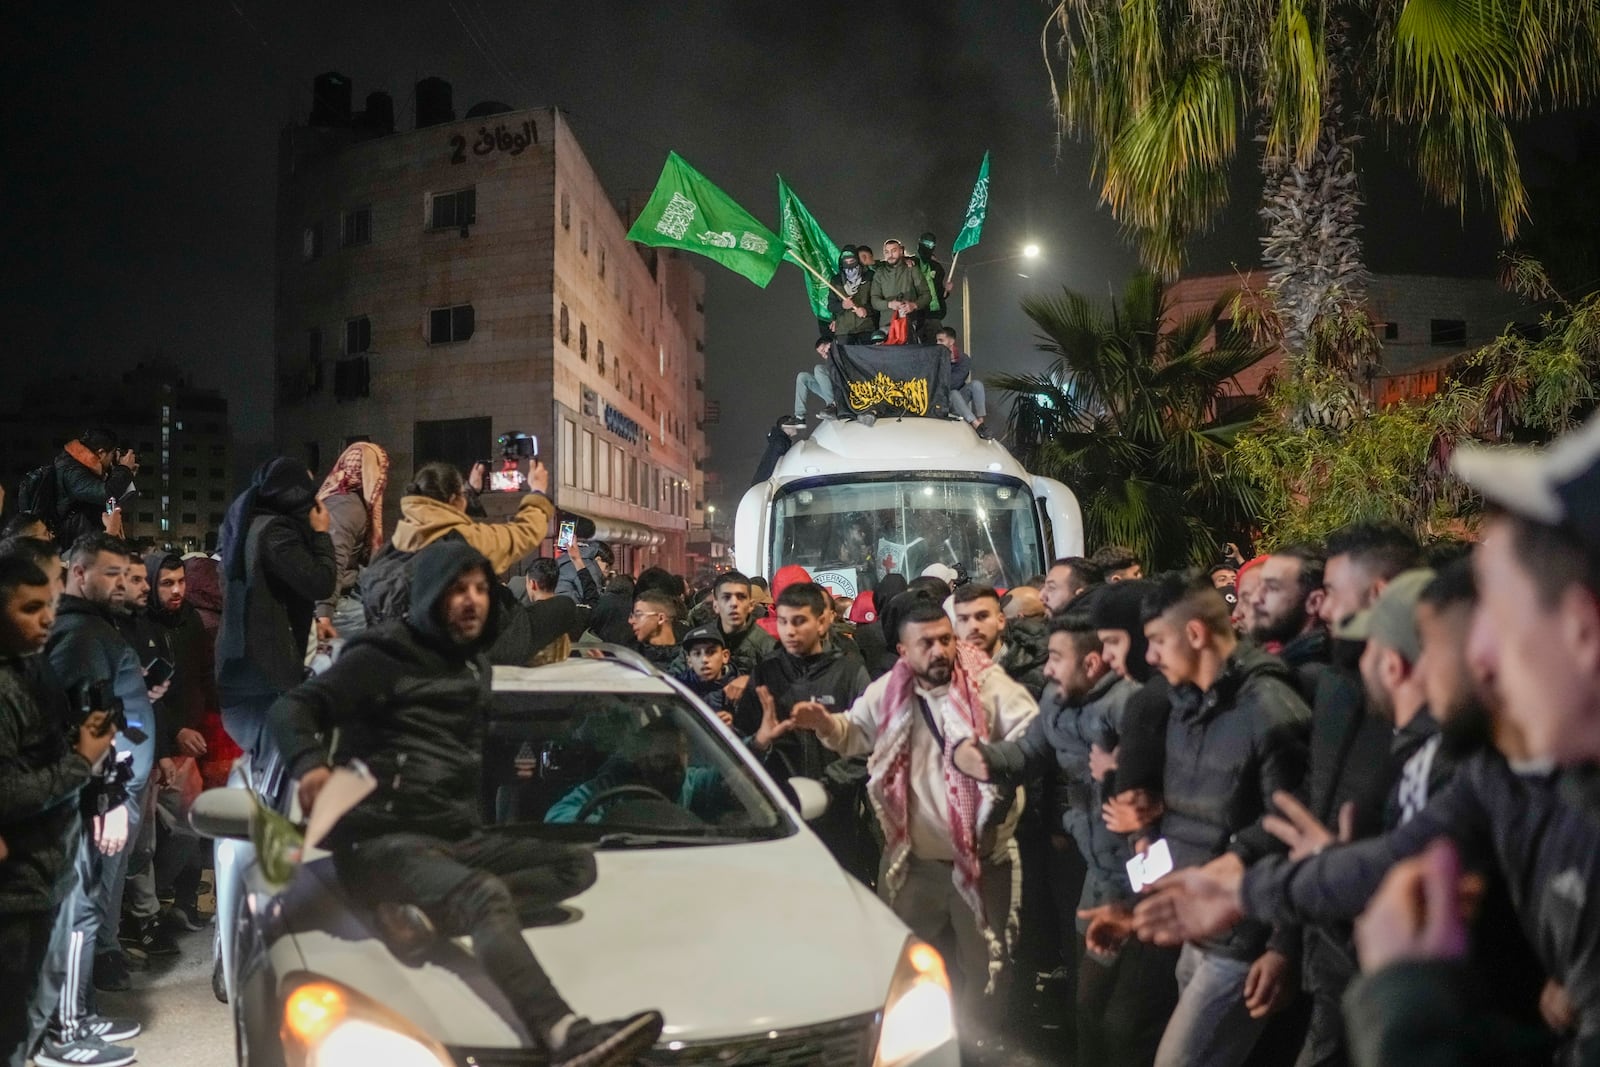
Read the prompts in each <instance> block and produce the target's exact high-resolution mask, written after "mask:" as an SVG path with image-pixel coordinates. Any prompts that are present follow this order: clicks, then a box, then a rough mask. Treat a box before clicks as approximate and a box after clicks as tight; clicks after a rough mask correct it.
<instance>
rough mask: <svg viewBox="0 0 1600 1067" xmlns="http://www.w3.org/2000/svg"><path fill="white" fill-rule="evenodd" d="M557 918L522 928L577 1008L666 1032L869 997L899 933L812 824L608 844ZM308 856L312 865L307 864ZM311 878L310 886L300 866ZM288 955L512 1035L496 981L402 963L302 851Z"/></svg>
mask: <svg viewBox="0 0 1600 1067" xmlns="http://www.w3.org/2000/svg"><path fill="white" fill-rule="evenodd" d="M596 860H597V864H598V867H599V878H598V880H597V881H596V883H595V884H594V886H592V887H591V888H590V889H589V890H587V891H586V892H584V893H582V894H580V895H579V896H576V897H573V898H571V899H570V900H568V901H566V902H565V905H564V911H565V916H564V917H563V918H562V919H560V920H558V921H556V922H555V923H554V924H552V925H547V926H536V927H532V928H530V929H528V930H526V931H525V932H524V936H525V937H526V938H527V940H528V942H529V944H530V945H531V946H532V947H533V950H534V953H535V955H536V956H538V958H539V961H540V963H542V964H543V965H544V968H545V970H546V971H547V972H548V973H549V975H550V977H551V979H552V980H553V981H554V982H555V985H556V988H557V989H559V990H560V991H561V994H562V996H563V997H565V998H566V1000H567V1002H568V1003H569V1004H571V1005H572V1007H573V1009H574V1010H575V1011H577V1012H578V1013H579V1014H581V1015H586V1016H589V1017H590V1018H595V1019H607V1018H615V1017H618V1016H623V1015H628V1014H631V1013H633V1012H636V1011H640V1010H643V1009H646V1008H655V1009H657V1010H659V1011H661V1012H662V1014H663V1015H664V1016H665V1017H666V1032H665V1035H664V1038H663V1039H664V1040H668V1041H686V1042H696V1041H703V1040H712V1039H719V1038H727V1037H734V1036H740V1035H747V1034H751V1033H757V1032H766V1031H769V1030H784V1029H789V1028H792V1027H800V1026H809V1025H813V1024H816V1023H821V1022H828V1021H832V1020H837V1019H844V1018H850V1017H854V1016H860V1015H864V1014H868V1013H871V1012H874V1011H878V1010H881V1008H882V1007H883V1001H884V997H885V995H886V994H887V993H888V989H889V981H890V979H891V977H892V975H893V973H894V968H895V965H896V963H897V962H898V959H899V954H900V951H901V949H902V947H903V946H904V943H905V939H906V937H907V936H908V931H907V929H906V927H905V926H904V924H902V923H901V922H900V920H899V919H897V918H895V916H894V915H893V914H892V913H891V912H890V911H889V910H888V908H886V907H884V906H883V905H882V904H881V903H879V901H878V900H877V898H876V897H874V896H873V895H872V893H871V891H870V890H868V889H866V888H865V887H864V886H862V885H860V884H859V883H858V882H856V881H855V880H853V879H851V878H850V877H849V876H848V875H846V874H845V873H844V872H843V871H842V870H841V869H840V868H839V866H838V864H837V863H836V862H835V861H834V860H833V857H832V856H831V855H829V853H828V851H827V850H826V849H825V848H824V847H823V846H822V844H821V842H820V841H818V840H817V839H816V838H815V837H814V836H812V835H811V834H810V833H809V832H807V833H799V834H795V835H793V836H790V837H788V838H784V839H782V840H778V841H764V842H755V843H750V844H740V845H719V846H711V847H695V848H654V849H631V850H608V851H603V852H600V853H598V854H597V856H596ZM313 869H314V870H313ZM308 873H309V874H311V876H312V877H313V878H314V879H315V881H316V885H315V886H312V885H310V884H309V882H308V879H307V878H306V877H305V876H306V875H307V874H308ZM282 903H283V905H284V917H285V919H286V920H287V922H286V925H287V926H288V927H289V928H290V929H292V930H293V934H292V937H293V941H294V947H295V949H296V950H297V951H296V952H295V953H292V954H289V953H284V952H282V951H281V950H282V949H284V948H287V946H279V948H280V951H278V952H275V953H274V956H275V957H276V961H277V967H278V971H279V973H280V974H282V973H284V971H285V970H287V969H290V967H292V966H294V965H295V961H294V958H295V957H297V959H298V965H299V967H300V968H301V969H303V970H305V971H309V972H311V973H314V974H317V975H321V976H324V977H327V978H332V979H334V980H335V981H338V982H342V983H344V984H346V985H348V986H350V987H352V988H355V989H357V990H358V991H360V992H363V993H366V994H367V995H368V996H370V997H372V998H374V999H376V1000H378V1001H379V1002H380V1003H383V1004H384V1005H386V1006H387V1007H388V1008H390V1009H391V1010H393V1011H394V1012H396V1013H397V1014H398V1015H400V1016H402V1017H404V1018H406V1019H408V1020H410V1021H411V1022H412V1023H413V1024H414V1025H416V1026H419V1027H420V1028H422V1029H423V1030H425V1031H427V1032H428V1033H430V1034H432V1035H433V1036H434V1037H435V1038H437V1039H438V1040H440V1041H442V1042H444V1043H445V1044H447V1045H453V1046H478V1047H497V1046H507V1045H518V1044H521V1043H523V1037H522V1034H521V1030H520V1027H518V1026H517V1025H516V1023H515V1021H514V1016H513V1015H512V1013H511V1011H510V1008H509V1006H508V1005H507V1004H506V1002H505V999H504V997H502V996H501V995H500V993H499V991H498V990H496V989H495V988H494V987H493V985H492V984H491V983H489V982H488V981H487V979H486V978H485V976H484V975H483V973H482V971H481V970H480V969H479V968H478V967H477V964H476V961H474V960H473V959H471V957H469V956H468V955H467V954H466V953H464V952H459V951H455V950H454V949H453V948H452V951H450V952H448V953H443V954H436V959H435V960H430V961H429V962H428V963H426V964H424V965H423V966H421V967H418V968H410V967H406V966H405V965H403V964H401V963H400V962H399V961H398V960H396V959H395V958H394V957H393V956H392V955H391V954H390V953H389V951H388V949H387V948H386V947H385V946H384V945H383V944H382V942H381V941H379V940H378V939H377V938H375V937H374V936H373V935H372V934H371V932H370V930H368V929H367V928H366V926H365V923H364V921H363V920H362V919H360V918H359V916H360V910H359V909H355V908H352V906H351V905H350V904H349V902H348V901H347V900H345V899H344V896H343V893H342V892H341V891H340V890H339V889H338V888H337V881H336V879H335V878H334V875H333V871H332V867H331V864H328V863H315V864H308V865H307V868H306V870H305V871H303V872H302V877H300V878H297V879H296V884H295V885H294V886H291V888H290V890H289V891H287V892H286V893H285V894H284V897H283V900H282Z"/></svg>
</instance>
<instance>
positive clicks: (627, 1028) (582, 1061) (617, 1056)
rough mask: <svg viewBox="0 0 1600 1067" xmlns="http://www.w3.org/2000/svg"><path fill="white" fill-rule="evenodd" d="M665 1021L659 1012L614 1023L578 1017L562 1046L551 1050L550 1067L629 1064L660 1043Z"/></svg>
mask: <svg viewBox="0 0 1600 1067" xmlns="http://www.w3.org/2000/svg"><path fill="white" fill-rule="evenodd" d="M663 1021H664V1020H663V1019H662V1018H661V1013H660V1012H659V1011H642V1012H640V1013H639V1014H638V1015H634V1016H630V1017H629V1018H626V1019H619V1020H618V1021H616V1022H610V1023H592V1022H590V1021H589V1020H588V1019H577V1020H575V1021H574V1022H573V1023H572V1025H571V1026H570V1027H568V1028H567V1034H566V1040H565V1041H563V1042H562V1043H561V1047H559V1048H554V1049H551V1050H550V1067H625V1065H627V1064H631V1063H633V1062H634V1061H635V1060H636V1059H638V1058H639V1057H640V1056H641V1055H643V1054H644V1053H645V1052H648V1051H649V1050H650V1046H652V1045H654V1044H655V1043H656V1039H657V1038H659V1037H660V1036H661V1026H662V1023H663Z"/></svg>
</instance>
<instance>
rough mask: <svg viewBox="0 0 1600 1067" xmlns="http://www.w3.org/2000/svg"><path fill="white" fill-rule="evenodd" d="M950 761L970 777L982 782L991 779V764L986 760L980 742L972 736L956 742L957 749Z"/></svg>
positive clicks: (951, 755)
mask: <svg viewBox="0 0 1600 1067" xmlns="http://www.w3.org/2000/svg"><path fill="white" fill-rule="evenodd" d="M950 762H951V763H954V764H955V765H956V770H958V771H960V772H961V773H962V774H964V775H966V776H967V777H968V778H976V779H977V780H978V781H980V782H987V781H988V780H989V764H988V762H987V761H985V760H984V758H983V751H982V750H981V749H979V748H978V743H977V742H976V741H974V740H973V739H972V738H970V737H969V738H966V739H965V740H963V741H960V742H958V743H957V744H956V747H955V750H954V751H953V752H951V753H950Z"/></svg>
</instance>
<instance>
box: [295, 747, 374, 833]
mask: <svg viewBox="0 0 1600 1067" xmlns="http://www.w3.org/2000/svg"><path fill="white" fill-rule="evenodd" d="M376 788H378V780H377V779H376V778H374V777H372V772H371V771H369V770H367V768H366V767H364V766H362V765H361V764H359V763H356V764H351V765H349V766H344V767H335V768H334V771H333V774H331V775H329V776H328V782H327V784H326V785H324V786H323V787H322V791H321V792H320V793H318V794H317V802H316V804H315V805H314V806H313V807H312V809H311V818H310V819H309V820H307V822H306V847H307V848H316V847H317V846H318V845H320V844H322V839H323V838H325V837H327V836H328V832H329V831H330V830H332V829H333V828H334V827H335V826H336V825H338V822H339V820H340V819H342V818H344V815H345V813H346V812H348V811H349V810H350V809H351V808H353V807H355V806H356V805H357V804H359V803H361V802H362V801H363V800H365V799H366V798H367V797H368V796H369V795H370V794H371V793H372V791H373V790H374V789H376Z"/></svg>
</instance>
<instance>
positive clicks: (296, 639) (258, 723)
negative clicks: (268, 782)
mask: <svg viewBox="0 0 1600 1067" xmlns="http://www.w3.org/2000/svg"><path fill="white" fill-rule="evenodd" d="M329 522H330V520H329V517H328V510H327V508H325V507H323V506H322V503H321V502H320V501H319V500H317V486H316V483H315V482H313V481H312V480H311V475H309V474H307V473H306V469H305V467H304V466H302V465H301V464H299V463H296V462H295V461H294V460H291V459H287V458H284V457H282V456H280V457H279V458H277V459H273V460H269V461H267V462H266V463H264V464H263V465H262V466H261V467H260V468H259V469H258V470H257V471H256V473H255V477H254V478H253V479H252V480H251V483H250V488H248V489H246V490H245V491H244V492H243V493H241V494H239V496H238V498H237V499H235V500H234V502H233V504H232V505H231V506H230V507H229V508H228V515H227V518H226V519H224V520H223V523H222V532H221V536H220V539H219V540H220V547H221V554H222V576H223V580H224V581H225V582H226V583H227V584H226V592H225V594H224V596H223V600H222V627H221V629H220V630H219V631H218V632H217V655H216V662H217V689H218V692H219V695H220V696H221V699H222V725H223V726H224V727H225V728H226V729H227V731H228V735H229V736H230V737H232V738H233V739H234V741H236V742H237V743H238V745H239V747H240V748H242V749H244V750H245V751H246V752H248V753H250V754H251V756H252V757H253V758H254V760H255V761H256V763H257V764H260V763H262V762H264V761H265V757H266V755H267V752H266V751H265V750H264V748H263V746H262V745H261V743H260V742H261V740H262V735H263V730H264V727H265V724H266V714H267V709H268V708H270V707H271V706H272V702H273V701H274V700H276V699H277V698H278V697H279V696H281V695H282V694H283V693H286V692H288V691H289V690H290V689H293V688H294V687H295V686H296V685H298V684H300V680H301V679H302V678H304V677H305V654H306V641H307V639H308V638H309V637H310V635H311V619H312V615H313V614H314V612H315V609H316V604H317V601H319V600H322V599H325V598H326V597H329V596H331V595H333V591H334V586H335V584H336V583H337V581H338V570H339V567H338V560H337V558H336V556H335V554H334V549H333V539H332V538H331V537H330V536H329V535H328V526H329ZM257 769H258V770H259V769H260V768H259V767H258V768H257Z"/></svg>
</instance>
